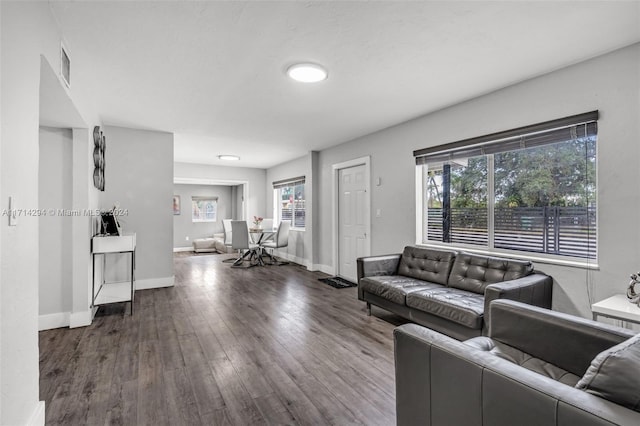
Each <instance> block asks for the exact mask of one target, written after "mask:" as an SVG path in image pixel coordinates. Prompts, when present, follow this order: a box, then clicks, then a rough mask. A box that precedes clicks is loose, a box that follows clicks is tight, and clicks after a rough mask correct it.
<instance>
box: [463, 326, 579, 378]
mask: <svg viewBox="0 0 640 426" xmlns="http://www.w3.org/2000/svg"><path fill="white" fill-rule="evenodd" d="M464 343H465V344H467V345H469V346H472V347H474V348H476V349H478V350H481V351H484V352H488V353H490V354H493V355H495V356H497V357H498V358H502V359H505V360H507V361H509V362H512V363H514V364H517V365H519V366H521V367H523V368H526V369H527V370H530V371H533V372H535V373H538V374H541V375H543V376H546V377H549V378H550V379H553V380H555V381H557V382H560V383H564V384H565V385H568V386H575V385H576V383H578V380H580V377H578V376H576V375H575V374H573V373H571V372H569V371H566V370H563V369H562V368H560V367H558V366H556V365H553V364H551V363H549V362H547V361H544V360H542V359H540V358H535V357H533V356H531V355H529V354H528V353H526V352H523V351H521V350H519V349H516V348H514V347H512V346H509V345H505V344H504V343H501V342H499V341H497V340H494V339H492V338H491V337H484V336H480V337H474V338H472V339H469V340H465V341H464Z"/></svg>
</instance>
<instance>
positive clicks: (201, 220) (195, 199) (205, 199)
mask: <svg viewBox="0 0 640 426" xmlns="http://www.w3.org/2000/svg"><path fill="white" fill-rule="evenodd" d="M198 201H202V202H213V205H214V206H215V210H214V212H213V214H214V217H213V219H207V218H196V217H194V208H193V207H194V203H195V202H198ZM217 221H218V197H207V196H193V197H191V222H193V223H211V222H217Z"/></svg>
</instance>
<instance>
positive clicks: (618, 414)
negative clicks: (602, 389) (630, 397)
mask: <svg viewBox="0 0 640 426" xmlns="http://www.w3.org/2000/svg"><path fill="white" fill-rule="evenodd" d="M394 342H395V372H396V415H397V424H398V426H407V425H427V426H429V425H432V424H433V425H437V424H450V425H463V424H464V425H471V424H478V425H479V424H490V425H512V424H514V419H519V421H518V424H519V425H554V426H555V425H558V426H573V425H576V424H580V425H584V426H586V425H605V424H616V425H638V424H640V413H638V412H635V411H633V410H630V409H627V408H625V407H622V406H620V405H617V404H615V403H613V402H611V401H607V400H605V399H603V398H600V397H598V396H596V395H592V394H590V393H587V392H584V391H581V390H578V389H575V388H573V387H571V386H568V385H565V384H562V383H560V382H557V381H555V380H553V379H551V378H549V377H546V376H543V375H540V374H538V373H535V372H533V371H530V370H527V369H525V368H523V367H521V366H519V365H517V364H514V363H511V362H509V361H507V360H504V359H501V358H499V357H497V356H495V355H493V354H491V353H489V352H485V351H481V350H478V349H476V348H473V347H471V346H468V345H466V344H464V343H462V342H458V341H456V340H455V339H452V338H450V337H447V336H445V335H442V334H440V333H438V332H435V331H432V330H429V329H427V328H424V327H421V326H418V325H415V324H405V325H403V326H400V327H398V328H396V329H395V330H394Z"/></svg>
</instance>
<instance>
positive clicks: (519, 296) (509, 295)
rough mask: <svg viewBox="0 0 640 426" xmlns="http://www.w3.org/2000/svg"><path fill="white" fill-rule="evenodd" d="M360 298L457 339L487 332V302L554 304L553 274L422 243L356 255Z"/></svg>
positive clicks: (368, 305)
mask: <svg viewBox="0 0 640 426" xmlns="http://www.w3.org/2000/svg"><path fill="white" fill-rule="evenodd" d="M357 266H358V299H360V300H363V301H365V302H367V311H368V313H369V314H371V305H372V304H373V305H376V306H379V307H381V308H384V309H386V310H388V311H391V312H394V313H396V314H398V315H400V316H403V317H405V318H407V319H409V320H411V321H413V322H416V323H418V324H421V325H424V326H426V327H429V328H431V329H434V330H436V331H440V332H441V333H444V334H447V335H449V336H451V337H455V338H456V339H466V338H469V337H475V336H480V335H482V334H483V333H484V334H486V331H487V327H488V324H489V321H490V318H489V312H488V311H489V310H488V307H489V303H490V302H491V301H492V300H496V299H512V300H518V301H521V302H525V303H529V304H532V305H536V306H542V307H545V308H550V307H551V290H552V279H551V277H549V276H547V275H545V274H542V273H539V272H536V271H534V270H533V265H532V264H531V262H526V261H520V260H512V259H503V258H497V257H489V256H481V255H475V254H469V253H457V252H454V251H446V250H435V249H429V248H421V247H410V246H407V247H405V249H404V251H403V253H402V254H392V255H385V256H370V257H363V258H359V259H357Z"/></svg>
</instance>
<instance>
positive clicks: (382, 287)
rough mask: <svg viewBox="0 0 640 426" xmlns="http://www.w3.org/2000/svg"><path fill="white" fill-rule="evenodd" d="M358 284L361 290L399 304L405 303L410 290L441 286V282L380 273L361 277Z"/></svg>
mask: <svg viewBox="0 0 640 426" xmlns="http://www.w3.org/2000/svg"><path fill="white" fill-rule="evenodd" d="M359 286H360V287H361V288H362V290H363V291H366V292H369V293H371V294H375V295H376V296H380V297H383V298H385V299H387V300H390V301H392V302H394V303H397V304H399V305H405V303H406V297H407V294H408V293H410V292H413V291H418V290H424V289H429V288H441V287H443V285H441V284H435V283H428V282H426V281H422V280H418V279H415V278H411V277H404V276H401V275H380V276H375V277H366V278H362V279H361V280H360V283H359Z"/></svg>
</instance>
